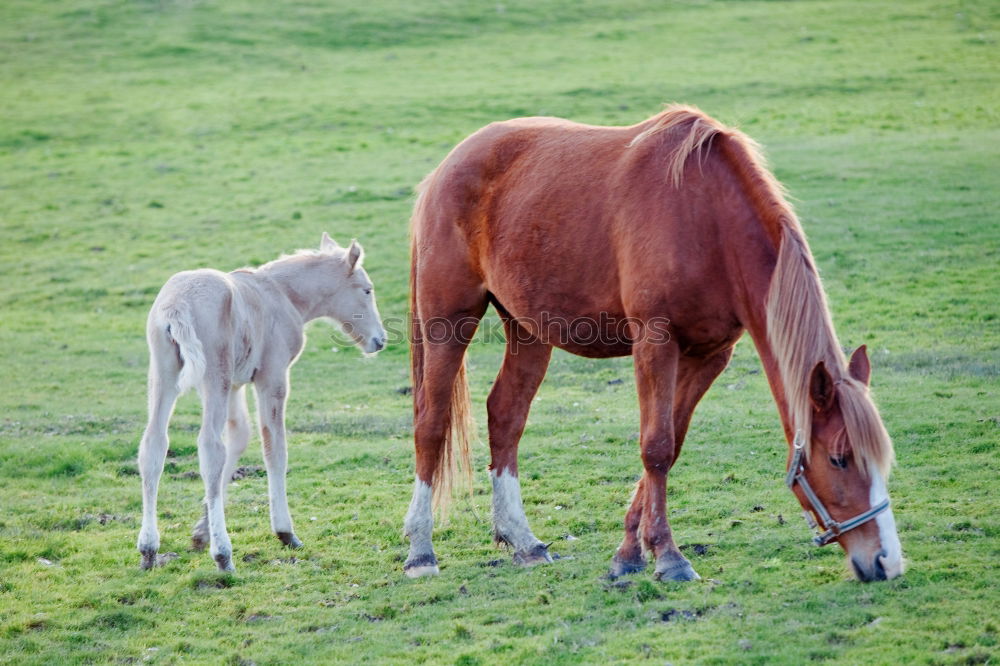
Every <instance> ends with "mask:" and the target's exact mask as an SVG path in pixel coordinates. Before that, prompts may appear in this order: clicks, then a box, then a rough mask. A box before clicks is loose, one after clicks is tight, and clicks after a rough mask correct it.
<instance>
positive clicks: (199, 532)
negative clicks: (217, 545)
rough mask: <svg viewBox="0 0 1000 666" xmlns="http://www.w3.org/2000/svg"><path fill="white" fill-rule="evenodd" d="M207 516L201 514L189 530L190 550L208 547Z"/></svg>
mask: <svg viewBox="0 0 1000 666" xmlns="http://www.w3.org/2000/svg"><path fill="white" fill-rule="evenodd" d="M208 542H209V536H208V518H207V516H202V517H201V518H200V519H199V520H198V522H197V523H195V524H194V529H193V530H192V531H191V550H199V551H200V550H205V548H207V547H208Z"/></svg>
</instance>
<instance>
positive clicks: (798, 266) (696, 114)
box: [630, 106, 893, 475]
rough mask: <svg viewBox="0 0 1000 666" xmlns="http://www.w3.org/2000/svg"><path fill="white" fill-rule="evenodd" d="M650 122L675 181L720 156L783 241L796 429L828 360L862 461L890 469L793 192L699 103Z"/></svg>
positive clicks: (777, 310) (782, 296)
mask: <svg viewBox="0 0 1000 666" xmlns="http://www.w3.org/2000/svg"><path fill="white" fill-rule="evenodd" d="M647 123H648V127H647V128H646V129H644V130H643V131H642V132H641V133H639V134H638V135H637V136H636V137H635V138H634V139H633V140H632V142H631V144H630V145H632V146H634V145H636V144H638V143H640V142H642V141H645V140H646V139H648V138H649V137H651V136H654V135H657V134H661V133H669V134H671V135H672V136H671V137H670V141H669V143H672V144H673V145H672V148H671V149H670V153H669V156H668V160H667V174H668V177H669V180H670V181H671V183H672V184H673V185H674V187H679V186H680V183H681V179H682V177H683V175H684V169H685V166H686V163H687V160H688V159H689V158H690V157H691V156H692V155H693V156H695V158H696V159H697V160H698V163H699V164H701V163H703V162H704V161H705V160H707V159H710V158H711V157H713V156H717V157H718V158H720V159H722V160H724V161H725V162H726V163H727V164H728V165H729V167H730V168H731V169H732V170H733V171H734V172H735V174H736V175H737V178H738V179H739V181H740V182H741V184H742V185H743V189H744V191H745V193H746V194H747V196H748V197H749V199H750V201H751V204H752V205H753V207H754V208H755V209H756V212H757V217H758V218H759V219H760V221H761V222H762V224H763V225H764V226H765V228H766V230H767V231H768V233H769V234H770V235H771V237H772V238H773V239H774V241H775V243H776V244H777V245H778V246H779V249H778V259H777V262H776V264H775V267H774V272H773V273H772V275H771V284H770V287H769V289H768V293H767V298H766V309H767V315H766V316H767V338H768V343H769V345H770V347H771V351H772V353H773V354H774V355H775V359H776V360H777V364H778V370H779V373H780V376H781V383H782V385H783V388H784V394H785V402H786V408H787V410H788V416H789V419H790V424H791V427H792V429H793V430H801V431H802V432H803V433H804V434H805V435H806V439H807V441H808V440H809V437H808V435H809V433H811V432H812V416H813V406H812V404H811V402H810V399H809V382H810V377H811V374H812V370H813V368H814V367H815V366H816V364H817V363H819V362H820V361H822V362H823V363H824V364H825V365H826V368H827V370H828V371H829V372H830V374H831V376H832V377H833V379H834V382H835V387H836V393H837V400H838V404H839V406H840V410H841V413H842V415H843V419H844V424H845V429H846V432H847V437H848V439H849V440H850V443H851V446H852V448H853V452H854V457H855V462H857V463H858V464H859V467H860V468H861V469H862V470H865V469H866V465H864V464H861V463H863V462H870V463H873V464H874V465H875V466H876V467H877V468H878V469H879V470H880V471H881V472H882V474H883V475H887V473H888V470H889V467H890V466H891V465H892V462H893V448H892V440H891V439H890V438H889V434H888V433H887V432H886V429H885V426H884V425H883V423H882V418H881V417H880V416H879V413H878V410H877V409H876V407H875V404H874V402H873V401H872V399H871V396H870V394H869V391H868V387H867V386H866V385H865V384H864V383H862V382H860V381H858V380H856V379H854V378H853V377H851V376H850V374H849V373H848V371H847V360H846V359H845V357H844V353H843V351H841V347H840V343H839V342H838V341H837V335H836V333H835V332H834V329H833V320H832V319H831V317H830V309H829V306H828V305H827V300H826V294H825V293H824V291H823V287H822V285H821V283H820V278H819V273H818V272H817V270H816V267H815V262H814V260H813V257H812V252H811V251H810V250H809V245H808V243H806V239H805V234H804V232H803V230H802V226H801V225H800V223H799V220H798V218H797V217H796V215H795V212H794V211H793V210H792V207H791V205H790V204H789V203H788V201H787V199H786V198H785V190H784V187H783V186H782V185H781V183H779V182H778V180H777V179H776V178H775V177H774V175H772V174H771V171H770V169H768V168H767V163H766V161H765V159H764V157H763V155H762V153H761V150H760V146H759V145H758V144H757V143H756V142H755V141H754V140H753V139H751V138H750V137H748V136H747V135H745V134H744V133H743V132H741V131H739V130H737V129H733V128H729V127H726V126H725V125H722V124H721V123H719V122H718V121H716V120H714V119H712V118H710V117H708V116H706V115H705V114H703V113H702V112H701V111H699V110H698V109H696V108H693V107H688V106H670V107H668V108H667V109H666V110H664V111H663V112H662V113H660V114H659V115H657V116H655V117H654V118H652V119H650V120H649V121H647ZM669 143H668V145H669ZM809 448H810V447H809V446H807V454H808V449H809Z"/></svg>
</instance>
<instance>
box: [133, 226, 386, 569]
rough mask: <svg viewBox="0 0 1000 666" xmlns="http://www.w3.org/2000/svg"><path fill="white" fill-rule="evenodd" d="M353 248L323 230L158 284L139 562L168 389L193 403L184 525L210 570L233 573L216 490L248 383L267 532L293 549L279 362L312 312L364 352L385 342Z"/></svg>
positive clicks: (298, 345) (241, 418)
mask: <svg viewBox="0 0 1000 666" xmlns="http://www.w3.org/2000/svg"><path fill="white" fill-rule="evenodd" d="M362 254H363V251H362V249H361V246H360V245H358V243H357V242H353V243H351V246H350V247H349V248H346V249H345V248H341V247H340V246H338V245H337V244H336V243H335V242H333V240H331V239H330V237H329V236H328V235H327V234H325V233H324V234H323V238H322V241H321V244H320V249H319V250H318V251H317V250H301V251H299V252H297V253H296V254H294V255H291V256H287V257H282V258H280V259H277V260H275V261H272V262H270V263H268V264H265V265H264V266H261V267H260V268H258V269H255V270H254V269H241V270H237V271H233V272H232V273H222V272H219V271H216V270H211V269H202V270H196V271H184V272H182V273H177V274H176V275H174V276H173V277H171V278H170V279H169V280H168V281H167V283H166V284H165V285H164V286H163V289H161V290H160V293H159V295H158V296H157V297H156V301H155V302H154V303H153V308H152V309H151V310H150V313H149V319H148V321H147V324H146V339H147V341H148V342H149V353H150V358H149V423H148V424H147V425H146V431H145V434H143V436H142V442H141V443H140V444H139V471H140V473H141V474H142V528H141V530H140V531H139V544H138V545H139V552H140V553H142V564H141V566H142V568H144V569H148V568H150V567H153V566H156V565H157V564H158V563H160V562H161V561H162V556H161V558H159V559H158V557H157V551H158V550H159V548H160V534H159V531H158V530H157V526H156V492H157V486H158V485H159V481H160V475H161V474H162V472H163V462H164V458H165V456H166V453H167V424H168V422H169V420H170V415H171V413H172V412H173V409H174V403H175V402H176V401H177V398H178V396H180V395H181V394H182V393H183V392H184V391H185V390H187V389H189V388H192V387H193V388H195V389H197V390H198V393H199V394H200V395H201V402H202V409H203V414H202V425H201V431H200V432H199V434H198V462H199V464H200V468H201V476H202V480H203V481H204V482H205V514H204V516H203V518H202V520H200V521H199V522H198V524H197V525H196V526H195V532H194V535H193V537H192V541H193V543H194V545H195V547H196V548H199V547H200V548H203V547H204V546H205V545H206V542H207V543H208V544H209V545H210V546H211V550H210V552H211V553H212V557H213V558H214V559H215V562H216V563H217V564H218V566H219V569H222V570H223V571H232V570H233V568H234V567H233V558H232V553H233V551H232V545H231V544H230V541H229V535H228V534H227V533H226V519H225V515H224V512H223V505H224V503H225V495H226V485H227V484H228V482H229V480H230V479H231V478H232V474H233V471H234V470H235V468H236V463H237V461H238V460H239V457H240V454H242V453H243V451H244V450H245V449H246V447H247V442H248V441H249V439H250V423H249V416H248V413H247V404H246V392H245V390H244V389H245V385H246V384H248V383H250V382H252V383H253V386H254V391H255V392H256V396H257V414H258V419H259V421H260V434H261V440H262V442H263V448H264V462H265V464H266V466H267V485H268V492H269V496H270V505H271V529H272V530H273V531H274V533H275V534H276V535H277V536H278V538H279V539H281V541H282V543H284V544H285V545H287V546H291V547H293V548H297V547H299V546H301V545H302V542H301V541H299V539H298V538H297V537H296V536H295V532H294V531H293V530H292V518H291V515H290V514H289V512H288V499H287V497H286V494H285V471H286V468H287V460H288V453H287V450H286V446H285V401H286V400H287V398H288V368H289V367H290V366H291V365H292V364H293V363H294V362H295V360H296V358H298V356H299V353H300V352H301V351H302V347H303V344H304V342H305V334H304V332H303V327H304V326H305V324H306V323H307V322H309V321H312V320H313V319H318V318H321V317H326V318H330V319H333V320H335V321H337V322H339V323H340V324H341V326H342V327H343V328H344V330H345V332H347V334H348V335H350V336H351V338H353V340H354V341H355V343H357V344H358V346H360V347H361V349H362V350H363V351H364V352H365V353H366V354H374V353H376V352H378V351H379V350H381V349H382V348H383V347H384V346H385V343H386V333H385V329H384V328H383V327H382V321H381V318H380V317H379V313H378V308H377V306H376V305H375V296H374V294H373V292H372V282H371V280H369V279H368V275H367V273H365V270H364V269H363V268H362V267H361V260H362ZM223 431H225V432H223Z"/></svg>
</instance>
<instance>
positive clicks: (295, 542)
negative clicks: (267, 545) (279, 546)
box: [275, 532, 302, 548]
mask: <svg viewBox="0 0 1000 666" xmlns="http://www.w3.org/2000/svg"><path fill="white" fill-rule="evenodd" d="M275 534H276V535H277V537H278V539H279V540H280V541H281V543H283V544H285V545H286V546H288V547H289V548H301V547H302V542H301V541H299V538H298V537H297V536H295V535H294V534H293V533H292V532H275Z"/></svg>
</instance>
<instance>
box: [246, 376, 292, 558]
mask: <svg viewBox="0 0 1000 666" xmlns="http://www.w3.org/2000/svg"><path fill="white" fill-rule="evenodd" d="M254 388H255V390H256V392H257V413H258V415H259V417H260V437H261V445H262V446H263V448H264V465H265V466H266V467H267V489H268V497H269V498H270V504H271V530H272V531H273V532H274V534H275V535H276V536H277V537H278V538H279V539H280V540H281V543H283V544H285V545H286V546H288V547H289V548H301V547H302V542H301V541H299V538H298V537H297V536H295V532H294V531H292V514H291V513H290V512H289V511H288V495H287V491H286V490H285V476H286V474H287V473H288V446H287V444H286V442H285V400H286V399H287V398H288V376H287V373H281V374H280V375H278V376H274V377H267V376H260V377H258V378H257V379H256V380H255V381H254Z"/></svg>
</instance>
